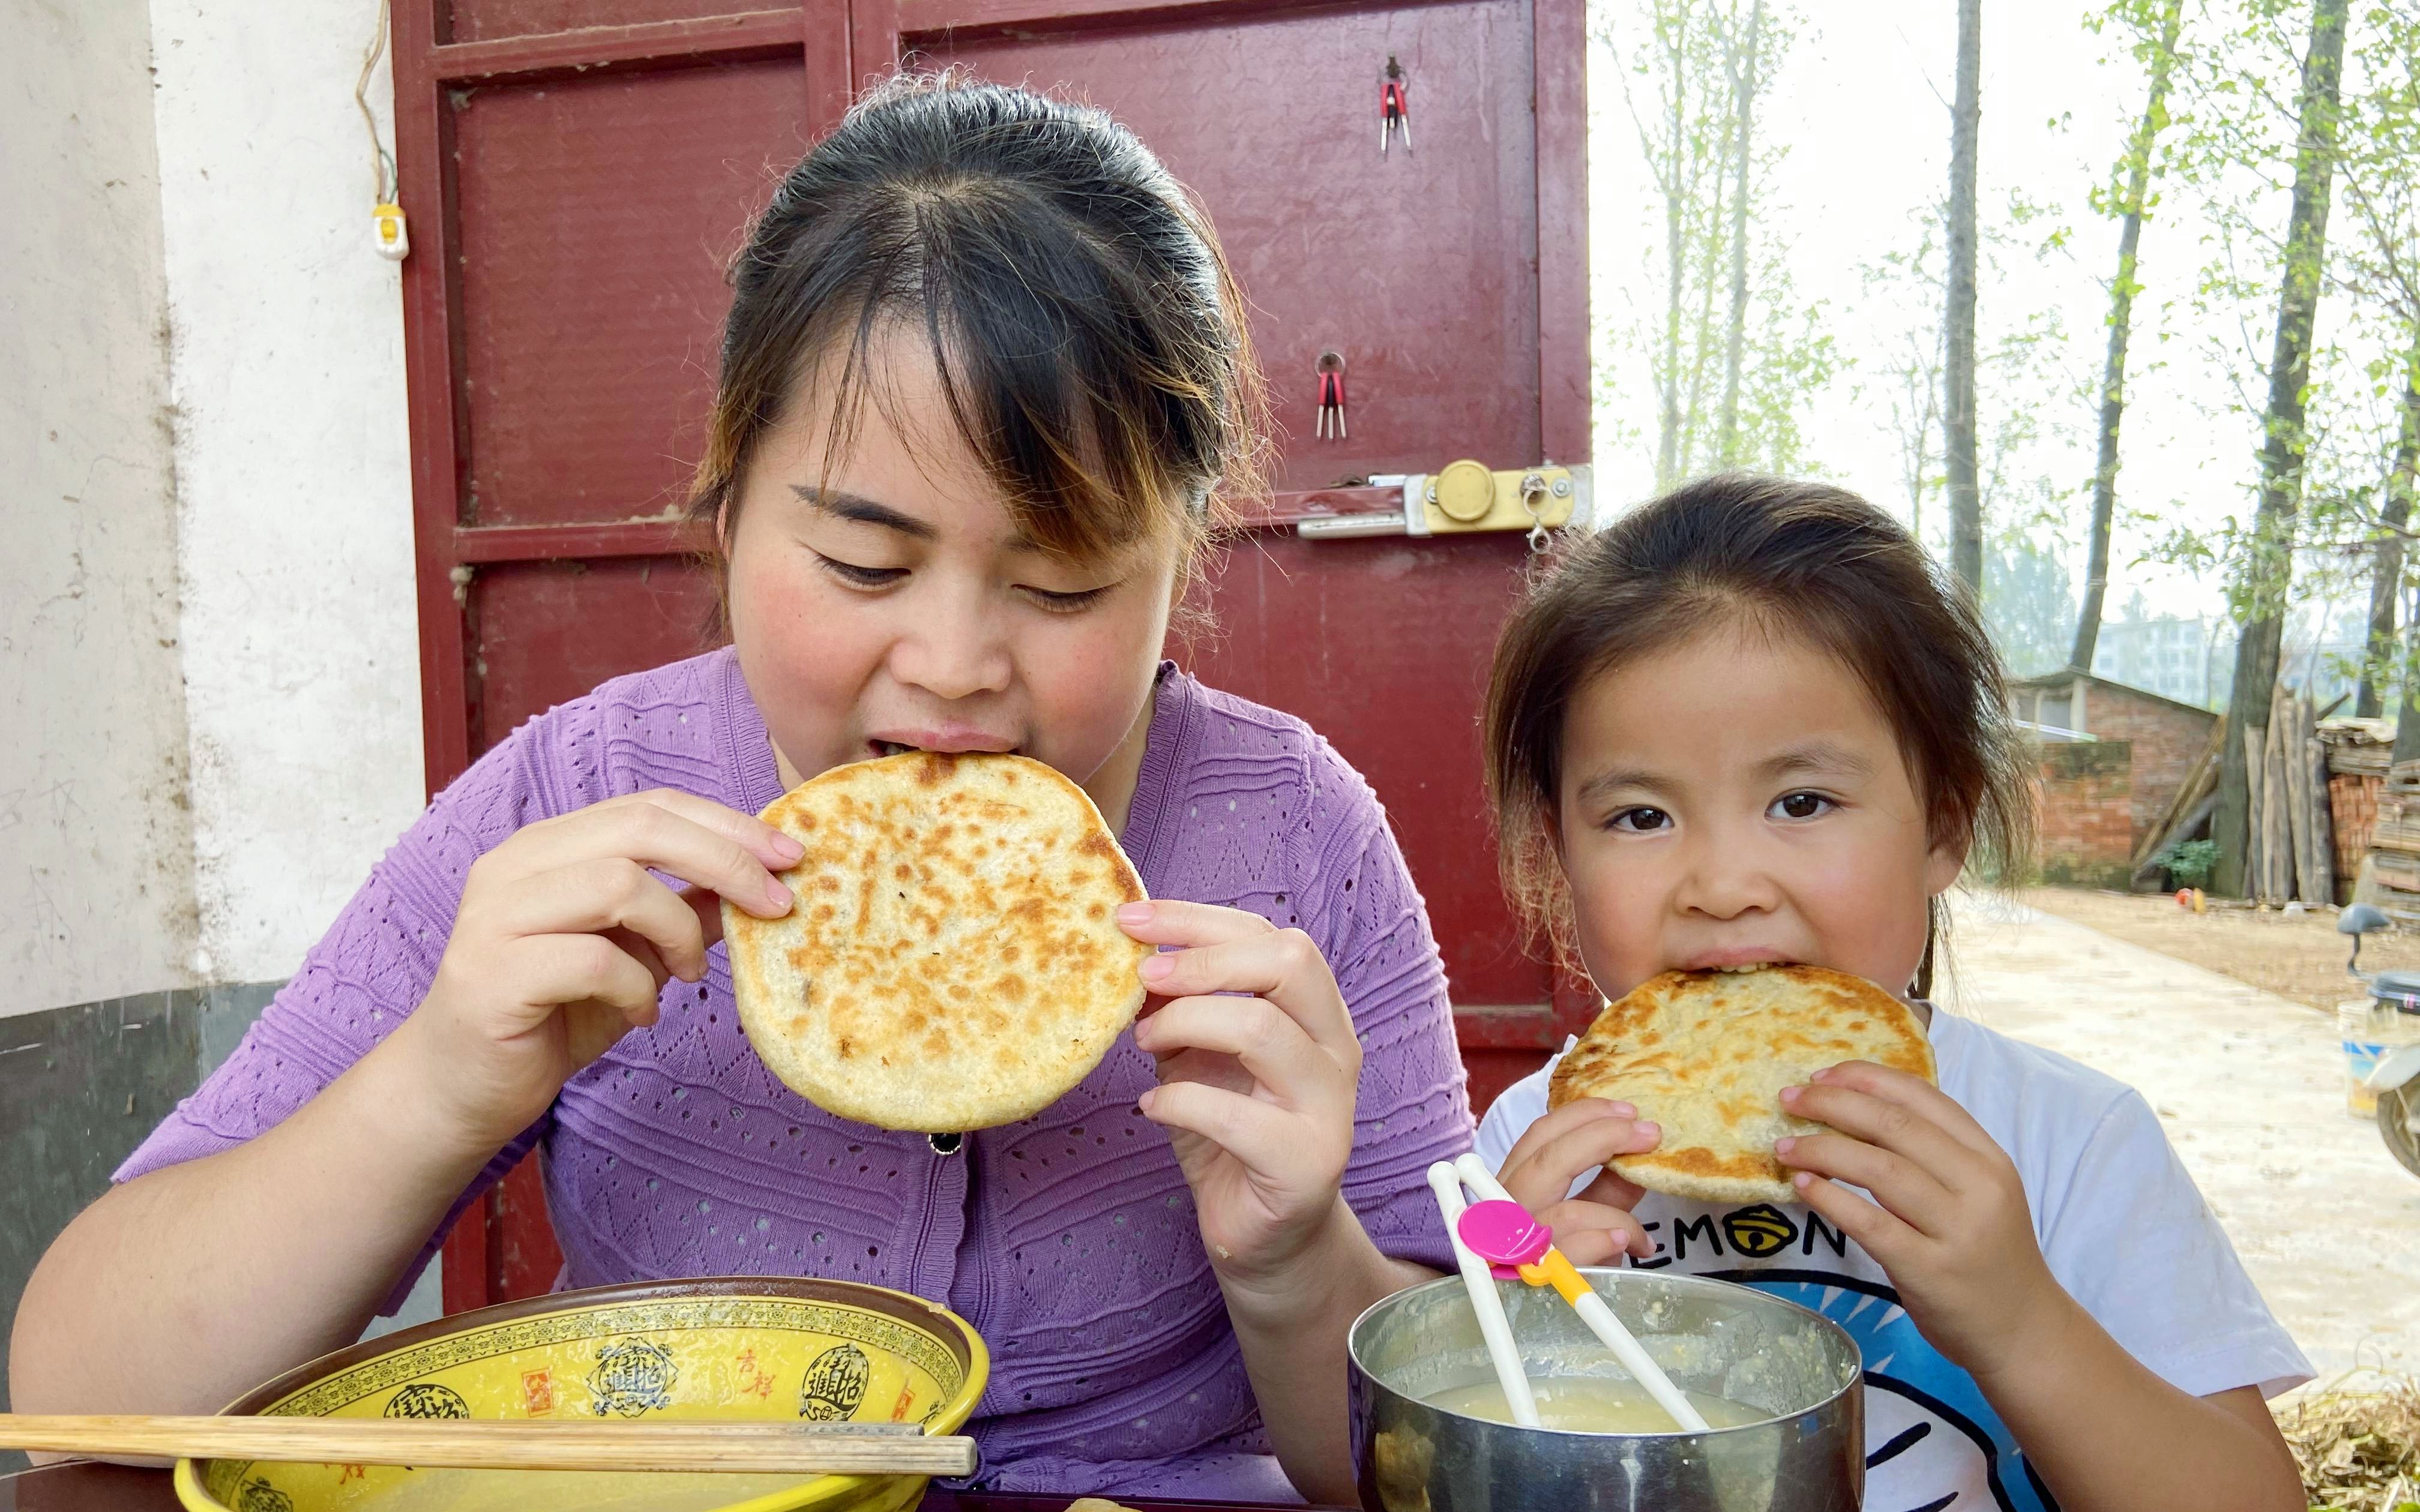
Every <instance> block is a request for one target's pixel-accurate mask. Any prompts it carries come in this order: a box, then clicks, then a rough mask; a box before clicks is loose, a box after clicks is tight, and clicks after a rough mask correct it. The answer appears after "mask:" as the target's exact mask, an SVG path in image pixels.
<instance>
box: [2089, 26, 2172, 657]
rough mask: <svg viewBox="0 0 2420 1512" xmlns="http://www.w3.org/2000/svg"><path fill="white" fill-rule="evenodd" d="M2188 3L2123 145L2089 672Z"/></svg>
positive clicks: (2095, 489) (2167, 31)
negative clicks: (2137, 290) (2141, 281)
mask: <svg viewBox="0 0 2420 1512" xmlns="http://www.w3.org/2000/svg"><path fill="white" fill-rule="evenodd" d="M2183 20H2184V4H2183V0H2167V4H2166V6H2165V7H2164V9H2163V10H2162V12H2161V15H2160V48H2159V51H2158V52H2157V53H2155V54H2152V56H2151V96H2150V102H2149V104H2147V105H2145V106H2144V107H2143V123H2142V125H2141V126H2139V127H2137V128H2136V129H2135V131H2134V137H2133V141H2131V142H2129V143H2127V144H2126V188H2125V195H2126V197H2125V198H2124V199H2123V200H2122V201H2120V202H2119V204H2118V210H2119V212H2120V213H2121V214H2122V215H2123V216H2124V217H2125V223H2124V224H2123V226H2122V227H2121V228H2120V229H2119V231H2118V277H2117V279H2116V280H2115V281H2114V282H2112V283H2111V285H2109V358H2108V362H2107V363H2106V364H2105V365H2104V366H2103V367H2102V375H2101V456H2100V460H2099V462H2098V464H2097V465H2096V466H2095V467H2094V469H2093V472H2092V543H2091V547H2090V549H2089V551H2088V553H2087V556H2086V567H2085V574H2084V608H2083V609H2082V610H2081V611H2080V612H2079V613H2078V614H2077V615H2076V619H2075V649H2074V650H2073V651H2071V652H2070V653H2069V654H2068V658H2067V660H2068V665H2069V666H2071V667H2073V668H2074V669H2075V670H2076V671H2082V672H2088V671H2092V653H2093V648H2094V646H2095V644H2096V643H2097V642H2098V641H2099V640H2100V639H2101V609H2102V601H2103V600H2104V599H2105V598H2106V597H2107V596H2108V593H2109V524H2110V519H2111V517H2113V516H2114V515H2115V514H2116V513H2117V510H2118V422H2119V420H2120V419H2122V418H2123V417H2124V415H2125V412H2126V341H2127V337H2128V336H2129V334H2130V333H2131V332H2132V330H2133V321H2134V252H2135V249H2136V247H2138V246H2139V245H2140V244H2141V242H2142V239H2143V216H2144V212H2145V201H2147V200H2148V199H2149V197H2150V192H2151V149H2152V147H2153V146H2154V144H2155V143H2156V142H2157V141H2158V139H2159V135H2160V128H2161V127H2163V126H2164V125H2166V124H2167V119H2168V68H2169V65H2170V64H2171V63H2172V62H2174V61H2175V59H2176V54H2177V31H2178V28H2179V27H2180V25H2181V24H2182V23H2183Z"/></svg>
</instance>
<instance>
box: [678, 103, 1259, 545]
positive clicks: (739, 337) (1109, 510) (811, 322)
mask: <svg viewBox="0 0 2420 1512" xmlns="http://www.w3.org/2000/svg"><path fill="white" fill-rule="evenodd" d="M731 282H732V289H733V298H732V301H731V314H730V317H729V319H728V320H727V321H726V322H725V324H724V327H723V338H722V370H721V385H720V389H719V392H718V393H717V396H716V399H715V405H714V413H713V417H712V420H711V422H710V425H709V432H708V438H707V443H706V456H705V459H704V461H703V462H701V463H700V464H699V467H698V471H697V476H696V479H695V481H694V483H693V484H692V486H691V488H690V517H692V518H693V519H700V520H703V521H705V522H706V523H708V524H710V525H716V526H719V527H720V528H721V529H720V531H719V532H718V533H719V534H720V535H721V537H722V538H723V539H726V540H727V539H728V536H729V530H730V527H731V525H732V523H733V522H734V511H736V510H737V507H738V503H739V488H740V485H741V482H742V480H743V479H744V478H745V477H746V475H747V472H748V468H749V464H750V462H751V461H752V458H753V456H754V454H755V451H756V448H757V447H758V446H759V445H760V444H761V443H762V441H763V440H764V437H765V434H766V432H767V431H768V429H770V428H771V427H772V426H774V425H775V424H779V423H780V422H781V421H782V419H783V416H784V415H785V414H787V413H789V412H790V411H791V409H793V408H794V407H795V406H797V405H799V403H801V402H802V401H804V400H805V399H806V398H807V397H808V396H807V395H806V394H805V393H804V391H805V390H806V389H807V387H808V386H809V385H811V384H814V383H817V382H821V383H823V384H825V385H826V386H827V390H828V392H826V393H820V394H816V395H814V396H813V397H814V400H815V401H816V402H818V403H829V404H830V409H831V417H832V418H831V432H830V438H829V439H830V441H831V443H832V447H833V451H834V455H838V453H839V450H840V449H841V448H842V447H844V446H845V443H846V441H847V440H848V439H849V436H850V434H851V432H852V430H853V427H854V426H855V424H856V419H857V416H858V415H859V413H860V412H861V406H862V403H863V401H864V399H865V397H866V393H867V390H868V388H869V387H870V386H872V380H873V375H871V374H869V372H868V371H867V362H868V349H869V347H870V346H871V344H872V343H873V342H874V340H875V339H876V336H877V335H879V334H881V333H883V332H886V331H888V330H900V329H904V330H907V331H916V332H922V334H923V337H924V339H925V340H926V341H927V342H928V343H929V344H930V346H931V350H932V355H933V361H934V364H935V366H936V368H937V369H938V371H939V376H940V383H941V389H942V393H943V394H944V395H945V398H946V403H947V406H948V409H949V419H950V421H951V423H952V424H954V425H955V426H956V428H957V430H958V433H959V434H960V435H961V436H963V437H964V438H965V439H966V440H967V443H968V444H969V446H970V447H971V448H972V449H973V451H974V454H975V455H976V456H978V457H980V458H981V459H982V461H983V464H984V466H985V471H987V472H988V473H989V475H990V477H991V478H992V480H993V482H994V483H995V484H996V485H997V486H999V487H1000V488H1001V492H1002V493H1003V494H1004V495H1005V497H1006V499H1007V500H1008V503H1009V508H1010V511H1011V513H1012V515H1013V516H1014V517H1015V519H1016V524H1017V527H1018V528H1019V529H1020V530H1022V531H1023V532H1025V533H1026V534H1027V535H1028V536H1030V537H1032V539H1033V540H1035V541H1037V542H1039V543H1040V544H1041V545H1042V546H1043V547H1044V548H1046V549H1048V550H1051V551H1056V552H1061V553H1064V554H1067V555H1071V556H1084V555H1090V554H1093V553H1096V552H1098V551H1100V550H1102V549H1104V548H1110V547H1114V546H1116V545H1118V544H1121V543H1123V542H1125V541H1129V540H1133V539H1137V538H1140V537H1145V536H1148V535H1151V534H1153V533H1155V532H1157V531H1159V530H1163V529H1166V528H1168V527H1170V526H1171V525H1173V526H1174V527H1175V528H1176V529H1177V530H1178V532H1180V534H1181V536H1182V537H1183V539H1184V541H1185V544H1186V546H1187V549H1188V551H1189V549H1190V548H1192V547H1193V546H1196V545H1198V544H1199V543H1200V542H1201V540H1202V538H1203V536H1204V535H1205V533H1206V532H1207V531H1208V529H1209V527H1210V524H1211V521H1212V518H1213V512H1214V508H1215V505H1214V502H1213V500H1214V497H1215V496H1220V495H1224V496H1233V495H1238V494H1245V493H1248V492H1249V490H1251V489H1252V488H1253V487H1255V486H1256V485H1257V482H1258V479H1257V475H1256V468H1257V465H1258V461H1259V453H1260V449H1261V437H1262V436H1263V434H1264V426H1263V424H1262V415H1261V398H1260V391H1259V386H1258V378H1257V376H1256V373H1255V370H1254V364H1253V362H1252V356H1251V350H1250V347H1249V342H1248V340H1247V337H1246V334H1245V327H1244V319H1243V310H1242V301H1241V299H1240V297H1239V296H1238V294H1237V291H1236V289H1235V285H1234V281H1233V278H1232V276H1231V275H1230V274H1229V272H1228V270H1227V265H1226V262H1225V260H1224V258H1223V257H1222V256H1221V255H1220V254H1219V250H1218V240H1217V239H1216V237H1215V236H1214V235H1213V233H1212V231H1211V228H1210V223H1209V221H1208V219H1207V218H1206V217H1205V216H1204V215H1203V214H1202V211H1201V209H1200V208H1199V207H1198V206H1196V205H1195V204H1194V203H1193V201H1192V200H1191V199H1190V198H1189V196H1188V195H1187V193H1186V191H1185V190H1184V189H1183V188H1182V187H1180V186H1179V185H1178V184H1177V182H1176V180H1175V179H1173V178H1171V177H1170V176H1169V174H1168V170H1167V169H1165V168H1163V167H1162V166H1161V165H1160V162H1159V160H1158V159H1157V158H1156V157H1154V156H1153V155H1152V154H1151V152H1150V150H1149V149H1148V148H1146V147H1143V145H1142V144H1141V143H1140V142H1139V141H1137V140H1136V139H1135V137H1134V135H1133V134H1132V133H1131V132H1129V131H1126V130H1125V128H1124V127H1121V126H1119V125H1118V124H1117V123H1116V122H1114V121H1112V120H1111V119H1110V118H1109V116H1106V115H1104V114H1103V113H1101V112H1099V111H1097V110H1093V109H1089V108H1086V107H1083V106H1079V105H1072V104H1067V103H1064V102H1063V101H1059V100H1048V99H1045V98H1044V97H1042V96H1040V95H1036V94H1033V93H1031V92H1029V91H1027V90H1023V89H1012V88H1003V87H1001V86H998V85H980V84H974V83H971V82H969V81H968V80H966V79H964V78H963V77H960V76H957V75H954V74H949V75H919V76H903V77H900V78H896V79H893V80H892V81H890V82H889V83H887V84H885V85H881V86H879V87H877V88H876V89H875V90H873V91H872V92H870V93H869V94H867V95H866V96H865V97H864V98H863V99H861V100H859V101H858V102H857V104H856V105H855V106H854V108H852V109H851V110H850V111H849V113H848V115H847V116H846V117H845V119H843V120H842V122H841V124H840V125H839V126H838V127H836V128H835V129H834V130H833V131H832V132H831V134H830V135H829V136H827V137H825V138H824V139H823V140H822V141H821V142H819V143H817V144H816V145H815V147H814V149H813V150H811V151H810V152H808V154H807V155H806V156H805V158H803V159H801V160H800V161H799V164H798V166H797V167H795V168H793V169H791V170H790V173H789V175H788V176H787V177H785V178H783V181H782V184H781V187H780V188H779V189H778V190H777V191H776V192H775V193H774V194H773V198H772V202H771V203H770V204H769V205H768V206H767V207H766V208H765V212H764V214H763V215H761V216H760V217H758V219H757V221H756V223H755V225H754V226H753V228H752V230H751V232H750V235H749V238H748V244H747V246H746V248H745V249H744V250H743V251H742V252H741V253H740V255H739V256H738V258H737V260H736V262H735V263H734V264H733V267H732V270H731ZM875 397H876V403H882V402H885V400H884V398H883V396H882V395H881V394H880V393H876V395H875ZM911 418H912V417H911Z"/></svg>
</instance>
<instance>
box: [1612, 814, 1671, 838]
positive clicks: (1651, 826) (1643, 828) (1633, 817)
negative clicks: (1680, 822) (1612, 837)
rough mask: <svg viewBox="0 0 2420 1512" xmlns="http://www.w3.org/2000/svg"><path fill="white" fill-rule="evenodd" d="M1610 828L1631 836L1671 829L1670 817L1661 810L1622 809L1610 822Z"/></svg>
mask: <svg viewBox="0 0 2420 1512" xmlns="http://www.w3.org/2000/svg"><path fill="white" fill-rule="evenodd" d="M1610 823H1611V825H1612V827H1614V828H1615V829H1620V830H1626V831H1628V832H1629V833H1631V834H1633V835H1646V834H1652V833H1653V832H1654V831H1656V830H1659V829H1669V828H1671V827H1672V816H1671V815H1670V814H1668V813H1666V812H1665V811H1664V810H1661V809H1624V810H1621V812H1620V813H1618V814H1615V815H1614V816H1613V818H1612V820H1611V821H1610Z"/></svg>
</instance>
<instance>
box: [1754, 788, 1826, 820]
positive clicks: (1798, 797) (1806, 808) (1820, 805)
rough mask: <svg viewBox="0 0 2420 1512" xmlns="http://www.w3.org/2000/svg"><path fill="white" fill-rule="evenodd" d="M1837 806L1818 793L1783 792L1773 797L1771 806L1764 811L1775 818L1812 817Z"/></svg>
mask: <svg viewBox="0 0 2420 1512" xmlns="http://www.w3.org/2000/svg"><path fill="white" fill-rule="evenodd" d="M1834 808H1838V805H1837V804H1835V803H1834V802H1833V801H1832V800H1831V799H1829V798H1827V797H1825V796H1823V795H1822V794H1820V793H1785V794H1783V795H1781V796H1779V797H1777V798H1776V799H1774V800H1773V807H1772V808H1770V809H1768V810H1765V812H1766V813H1767V814H1769V815H1771V816H1772V817H1774V818H1776V819H1812V818H1814V817H1815V816H1816V815H1817V814H1820V813H1823V811H1824V810H1829V809H1834Z"/></svg>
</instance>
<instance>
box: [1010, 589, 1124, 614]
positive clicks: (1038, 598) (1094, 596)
mask: <svg viewBox="0 0 2420 1512" xmlns="http://www.w3.org/2000/svg"><path fill="white" fill-rule="evenodd" d="M1025 592H1026V594H1028V595H1029V596H1031V597H1032V600H1033V602H1034V603H1036V604H1038V605H1040V606H1041V607H1042V608H1043V609H1047V610H1048V611H1049V612H1051V613H1053V614H1073V613H1075V612H1076V611H1077V610H1078V609H1090V608H1092V607H1093V606H1094V604H1096V603H1098V602H1099V601H1100V597H1101V595H1102V594H1106V593H1108V592H1109V587H1108V585H1104V586H1102V587H1099V588H1084V589H1079V590H1078V591H1077V592H1075V593H1072V594H1063V593H1054V592H1053V591H1051V590H1050V589H1047V588H1028V589H1027V590H1026V591H1025Z"/></svg>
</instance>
